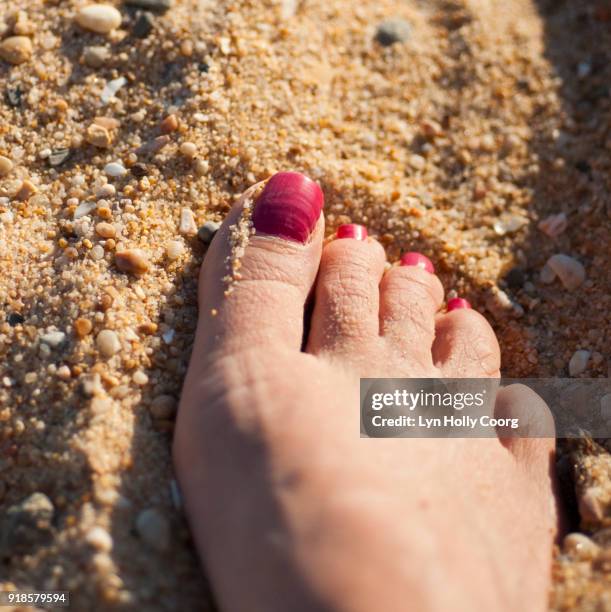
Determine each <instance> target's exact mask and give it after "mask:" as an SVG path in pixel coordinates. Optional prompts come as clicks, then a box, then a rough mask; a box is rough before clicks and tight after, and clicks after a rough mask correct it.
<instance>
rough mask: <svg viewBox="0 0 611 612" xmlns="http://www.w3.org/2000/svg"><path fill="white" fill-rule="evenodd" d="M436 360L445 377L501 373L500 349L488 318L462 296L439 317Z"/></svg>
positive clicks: (435, 346) (487, 375) (436, 328)
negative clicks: (474, 308)
mask: <svg viewBox="0 0 611 612" xmlns="http://www.w3.org/2000/svg"><path fill="white" fill-rule="evenodd" d="M433 360H434V362H435V365H436V366H437V367H438V368H440V369H441V371H442V373H443V375H444V376H445V377H446V378H485V377H494V378H498V377H499V376H500V367H501V350H500V348H499V343H498V340H497V338H496V335H495V333H494V331H493V329H492V327H490V324H489V323H488V321H486V319H485V318H484V317H483V316H482V315H481V314H480V313H479V312H477V311H475V310H473V309H472V308H471V306H470V304H469V302H468V301H467V300H465V299H463V298H454V299H453V300H450V301H449V302H448V312H447V313H445V314H440V315H438V316H437V319H436V323H435V342H434V343H433Z"/></svg>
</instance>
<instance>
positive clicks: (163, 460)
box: [0, 0, 611, 612]
mask: <svg viewBox="0 0 611 612" xmlns="http://www.w3.org/2000/svg"><path fill="white" fill-rule="evenodd" d="M141 1H142V0H141ZM1 2H2V4H1V8H2V9H3V10H2V11H0V34H1V38H2V42H0V57H3V58H4V59H0V95H1V96H2V98H3V100H2V102H1V103H0V156H3V157H4V158H6V159H2V158H0V174H1V175H2V176H0V423H1V425H0V520H1V521H2V524H1V526H0V534H1V539H0V554H1V556H2V558H1V559H0V581H2V588H5V589H6V588H11V585H16V586H17V587H19V588H23V589H24V588H32V589H60V590H69V591H70V592H71V598H72V599H71V601H72V608H73V609H75V610H115V609H116V610H151V611H153V610H181V611H185V612H186V611H190V610H202V609H207V607H208V605H207V604H206V602H207V601H209V599H210V598H209V595H208V590H207V587H206V585H205V582H204V579H203V578H202V573H201V570H200V568H199V566H198V561H197V559H196V556H195V554H194V551H193V547H192V544H191V542H190V537H189V532H188V529H187V526H186V523H185V520H184V517H183V515H182V511H181V507H180V506H181V504H180V495H179V492H178V489H177V485H176V482H175V480H174V476H173V474H172V469H171V459H170V441H171V435H172V429H173V418H174V413H175V408H176V401H177V398H178V397H179V394H180V387H181V382H182V378H183V376H184V374H185V371H186V368H187V364H188V360H189V354H190V351H191V344H192V339H193V332H194V328H195V323H196V289H197V272H198V268H199V265H200V263H201V260H202V258H203V256H204V254H205V244H204V242H203V241H202V240H201V239H200V238H198V236H197V232H196V230H197V228H198V227H201V226H202V225H203V224H204V223H205V222H210V221H212V222H219V221H221V220H222V219H223V217H224V215H225V214H226V212H227V210H228V209H229V207H230V206H231V203H232V202H233V201H234V199H235V198H236V197H237V196H238V195H239V194H240V193H241V192H242V191H243V190H244V189H246V188H247V187H248V186H249V185H251V184H252V183H254V182H256V181H259V180H262V179H264V178H266V177H268V176H269V175H270V174H272V173H273V172H275V171H278V170H299V171H302V172H305V173H307V174H308V175H310V176H311V177H313V178H315V179H316V180H318V181H319V182H320V184H321V185H322V187H323V189H324V192H325V197H326V207H325V214H326V220H327V229H328V233H329V234H331V233H333V231H334V230H335V228H336V227H337V226H338V225H339V224H342V223H346V222H353V223H361V224H363V225H366V226H367V228H368V229H369V233H370V235H374V236H375V237H377V238H378V239H379V240H380V241H381V242H382V243H383V244H384V246H385V247H386V250H387V254H388V259H389V261H391V262H393V261H395V260H397V259H398V257H399V255H400V253H401V252H402V251H406V250H416V251H420V252H422V253H424V254H426V255H427V256H429V257H430V258H431V259H432V260H433V262H434V263H435V266H436V268H437V269H438V271H439V274H440V277H441V279H442V281H443V283H444V286H445V287H446V290H447V291H448V292H449V295H450V296H452V295H454V294H455V293H458V294H460V295H461V296H463V297H467V298H468V299H469V300H470V301H471V302H472V304H473V305H474V306H475V307H476V308H477V309H479V310H481V311H482V312H484V313H486V315H487V316H488V317H489V319H490V320H491V321H492V322H493V324H494V326H495V330H496V331H497V332H498V335H499V339H500V343H501V347H502V351H503V373H504V375H505V376H509V377H547V376H560V377H566V376H568V375H569V363H570V362H571V359H572V358H573V356H574V355H575V353H576V351H585V353H580V354H578V355H577V356H576V357H574V359H573V365H572V367H571V373H572V374H573V375H574V376H582V377H607V376H608V375H609V361H608V360H609V355H608V352H607V353H606V352H605V351H608V346H609V332H610V330H611V323H610V320H609V312H610V296H609V235H610V234H609V229H610V225H611V223H610V211H611V195H610V194H611V171H610V170H611V168H610V166H611V162H610V160H611V131H609V125H610V121H609V120H610V119H611V98H610V94H611V91H610V89H609V83H610V82H611V64H610V62H609V53H610V52H611V9H610V7H609V4H608V3H607V2H604V0H597V1H594V0H592V1H582V2H553V1H551V0H550V1H549V2H545V1H543V0H506V1H505V2H492V1H490V0H431V1H427V2H425V1H417V0H409V1H406V2H401V3H399V2H393V1H390V0H377V1H376V2H348V1H346V0H324V1H323V0H307V1H301V0H282V2H279V1H275V2H265V3H263V2H253V1H248V0H236V1H235V2H215V1H214V0H202V1H197V2H196V1H194V0H173V1H172V3H171V4H172V5H171V7H170V8H169V10H166V11H163V10H160V9H158V10H157V12H155V13H152V14H150V15H143V14H142V12H139V11H138V8H137V7H134V6H126V5H124V4H120V3H116V6H117V8H119V10H120V13H121V19H122V23H121V24H120V25H119V27H116V28H114V29H113V30H112V31H111V32H110V33H108V34H97V33H92V32H89V31H87V30H85V29H83V27H81V26H80V25H78V24H77V23H76V21H75V16H76V14H77V12H78V8H79V7H80V5H78V4H77V3H76V2H73V1H71V0H63V1H62V0H47V1H46V2H43V1H42V0H27V1H26V0H10V2H9V0H1ZM156 4H158V5H163V4H164V3H163V1H160V0H156ZM2 15H4V21H2V19H1V18H2ZM111 17H112V14H111ZM388 19H402V20H405V22H407V24H409V31H407V29H406V28H404V27H400V28H398V30H399V32H398V37H401V38H404V40H401V41H397V42H395V43H394V44H388V42H389V40H388V36H389V34H388V30H389V28H388V26H385V27H384V31H385V32H386V34H383V33H382V34H380V33H379V30H378V28H379V26H380V24H382V23H383V22H384V21H386V20H388ZM401 23H402V22H401ZM396 30H397V28H395V31H396ZM391 34H392V32H391ZM15 35H17V36H21V37H22V38H20V39H19V40H17V41H15V40H13V41H11V42H10V43H6V40H7V39H9V38H11V37H13V36H15ZM376 37H377V40H376ZM24 38H25V39H26V40H24ZM28 40H29V41H30V42H28ZM379 40H382V43H386V44H382V43H381V42H379ZM2 45H4V46H2ZM7 59H8V60H9V61H7ZM22 60H24V61H22ZM11 61H12V62H15V61H19V62H22V63H19V64H12V63H10V62H11ZM115 89H116V91H115ZM113 94H114V95H113ZM168 117H169V118H168ZM186 143H191V144H186ZM185 144H186V146H185ZM191 145H193V146H191ZM109 163H114V164H118V165H114V166H110V167H108V166H107V164H109ZM109 174H110V175H111V176H109ZM112 175H115V176H112ZM550 216H551V218H550ZM542 221H545V222H544V223H543V225H542V228H543V229H541V228H540V227H539V224H540V223H541V222H542ZM132 249H139V250H140V251H135V252H129V251H131V250H132ZM125 251H128V254H127V255H126V254H125ZM117 253H121V255H119V256H118V257H116V254H117ZM557 254H563V255H567V256H569V257H570V258H571V259H569V260H566V259H563V258H560V260H558V258H556V259H555V260H553V261H556V262H558V261H559V262H560V263H559V266H560V268H559V269H560V272H561V274H560V275H561V277H562V276H563V274H564V277H563V278H561V279H559V278H558V277H556V278H553V274H551V275H550V274H549V271H550V268H549V266H548V267H547V268H545V266H546V262H547V261H548V259H549V258H550V257H551V256H553V255H557ZM575 260H576V261H577V262H579V263H580V264H581V266H580V265H579V263H576V261H575ZM122 270H123V271H122ZM542 270H543V278H542V276H541V274H542ZM130 271H131V272H138V273H139V274H134V273H130ZM567 279H568V280H567ZM571 279H572V280H571ZM544 281H546V282H544ZM561 281H564V282H561ZM576 284H579V287H576V286H575V285H576ZM251 324H252V325H256V322H255V321H253V322H251ZM584 364H585V365H584ZM610 448H611V447H610ZM560 468H561V472H562V474H563V478H564V479H563V482H564V488H563V494H564V495H565V497H566V499H567V502H568V503H569V504H572V505H573V506H575V511H574V512H573V515H574V516H573V517H572V520H573V524H572V525H571V528H572V529H573V530H575V529H578V527H579V525H581V528H582V529H583V530H584V532H585V533H587V534H588V535H590V536H592V538H593V539H594V540H596V542H597V543H596V544H595V543H594V542H593V540H592V539H590V538H586V537H582V538H581V539H580V537H579V536H573V537H572V539H569V540H568V541H567V542H565V544H564V548H563V547H562V546H561V547H560V548H559V550H558V553H557V561H556V563H555V567H554V577H555V586H554V592H553V594H552V604H551V605H552V609H555V610H567V609H579V610H600V609H611V593H610V592H609V589H608V576H609V574H608V572H609V571H611V535H609V534H611V531H606V529H607V528H608V527H610V526H611V459H610V455H609V453H608V452H607V450H606V449H605V442H604V441H603V442H601V444H597V443H594V442H592V441H584V442H582V443H573V444H571V445H565V447H564V449H563V453H562V456H561V461H560ZM578 511H579V513H578ZM533 520H536V517H533ZM236 581H239V576H236ZM605 583H606V585H607V586H606V587H605ZM605 606H607V607H605ZM210 607H212V604H210Z"/></svg>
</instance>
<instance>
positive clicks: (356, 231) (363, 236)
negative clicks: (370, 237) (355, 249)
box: [336, 223, 367, 240]
mask: <svg viewBox="0 0 611 612" xmlns="http://www.w3.org/2000/svg"><path fill="white" fill-rule="evenodd" d="M336 235H337V237H338V238H354V239H355V240H367V228H366V227H363V226H362V225H358V224H357V223H346V224H345V225H340V226H339V227H338V228H337V234H336Z"/></svg>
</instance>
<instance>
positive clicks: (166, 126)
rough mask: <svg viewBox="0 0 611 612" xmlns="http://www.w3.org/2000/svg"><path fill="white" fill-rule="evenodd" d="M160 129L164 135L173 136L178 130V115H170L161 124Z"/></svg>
mask: <svg viewBox="0 0 611 612" xmlns="http://www.w3.org/2000/svg"><path fill="white" fill-rule="evenodd" d="M159 129H160V130H161V133H162V134H171V133H172V132H175V131H176V130H177V129H178V119H177V118H176V115H168V116H167V117H166V118H165V119H164V120H163V121H162V122H161V123H160V124H159Z"/></svg>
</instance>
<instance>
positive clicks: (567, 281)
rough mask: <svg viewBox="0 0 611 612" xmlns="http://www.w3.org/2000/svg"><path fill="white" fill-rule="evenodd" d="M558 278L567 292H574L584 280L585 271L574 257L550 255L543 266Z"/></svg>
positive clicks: (560, 254) (559, 254)
mask: <svg viewBox="0 0 611 612" xmlns="http://www.w3.org/2000/svg"><path fill="white" fill-rule="evenodd" d="M545 265H546V266H547V267H549V268H551V270H552V271H553V272H554V273H555V274H556V276H558V278H560V281H561V282H562V284H563V285H564V287H565V288H566V289H568V290H569V291H575V289H577V288H578V287H579V286H581V284H582V283H583V281H584V280H585V279H586V270H585V268H584V267H583V265H582V264H581V263H580V262H579V261H577V260H576V259H575V258H574V257H570V256H569V255H563V254H562V253H558V254H556V255H552V256H551V257H550V258H549V259H548V260H547V263H546V264H545Z"/></svg>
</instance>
